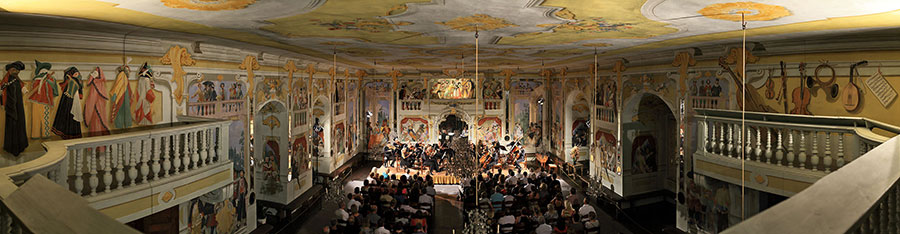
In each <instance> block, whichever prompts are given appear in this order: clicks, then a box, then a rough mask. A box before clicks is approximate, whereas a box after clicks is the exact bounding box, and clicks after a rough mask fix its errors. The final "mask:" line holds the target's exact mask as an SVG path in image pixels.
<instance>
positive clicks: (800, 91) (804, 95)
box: [791, 63, 812, 115]
mask: <svg viewBox="0 0 900 234" xmlns="http://www.w3.org/2000/svg"><path fill="white" fill-rule="evenodd" d="M806 79H807V77H806V63H800V87H797V88H794V91H793V92H792V93H793V94H792V95H791V96H792V97H793V98H794V99H793V103H794V109H793V110H791V114H795V115H811V114H812V113H809V109H807V107H809V99H810V98H811V95H810V93H809V89H806Z"/></svg>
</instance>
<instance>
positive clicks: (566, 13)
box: [553, 9, 575, 20]
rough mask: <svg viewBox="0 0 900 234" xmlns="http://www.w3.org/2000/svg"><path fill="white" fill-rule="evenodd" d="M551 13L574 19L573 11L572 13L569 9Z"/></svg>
mask: <svg viewBox="0 0 900 234" xmlns="http://www.w3.org/2000/svg"><path fill="white" fill-rule="evenodd" d="M553 15H555V16H556V17H559V18H562V19H567V20H575V13H572V12H571V11H569V9H562V10H558V11H556V12H553Z"/></svg>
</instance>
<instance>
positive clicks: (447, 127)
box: [438, 114, 469, 145]
mask: <svg viewBox="0 0 900 234" xmlns="http://www.w3.org/2000/svg"><path fill="white" fill-rule="evenodd" d="M468 128H469V126H468V124H466V122H465V121H463V120H462V119H460V117H459V116H457V115H456V114H449V115H447V116H446V117H444V119H443V120H441V122H440V124H438V134H440V135H439V138H438V139H439V140H440V142H441V144H445V145H447V144H449V143H450V142H452V141H453V139H455V138H457V137H463V133H464V132H466V130H467V129H468Z"/></svg>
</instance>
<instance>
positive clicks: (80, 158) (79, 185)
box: [71, 149, 84, 196]
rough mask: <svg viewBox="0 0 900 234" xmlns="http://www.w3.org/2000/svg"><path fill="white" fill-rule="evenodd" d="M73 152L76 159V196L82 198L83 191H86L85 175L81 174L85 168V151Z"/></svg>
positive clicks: (75, 150)
mask: <svg viewBox="0 0 900 234" xmlns="http://www.w3.org/2000/svg"><path fill="white" fill-rule="evenodd" d="M71 152H72V156H73V157H74V158H75V160H74V161H75V194H78V196H81V195H82V194H81V190H82V189H84V178H82V177H83V176H84V173H82V172H81V170H82V168H83V167H84V149H74V150H72V151H71Z"/></svg>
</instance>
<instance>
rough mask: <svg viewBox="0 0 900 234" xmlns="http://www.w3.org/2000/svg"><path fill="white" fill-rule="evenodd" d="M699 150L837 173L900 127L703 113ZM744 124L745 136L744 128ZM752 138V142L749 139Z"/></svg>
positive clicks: (855, 121) (852, 120) (869, 122)
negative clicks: (887, 133)
mask: <svg viewBox="0 0 900 234" xmlns="http://www.w3.org/2000/svg"><path fill="white" fill-rule="evenodd" d="M697 114H698V115H697V116H696V118H695V119H696V120H697V122H698V132H699V134H697V137H698V139H697V140H698V142H699V143H698V144H699V145H698V147H699V152H701V153H704V154H708V155H715V156H719V157H728V158H739V157H740V156H741V150H743V151H744V152H743V153H744V156H745V159H746V160H752V161H756V162H761V163H767V164H772V165H777V166H782V167H788V168H796V169H803V170H810V171H824V172H826V173H827V172H831V171H834V170H837V169H838V168H840V167H842V166H844V165H845V164H847V163H849V162H850V161H852V160H854V159H856V158H858V157H859V156H860V155H863V154H865V153H866V152H868V151H869V150H871V149H872V148H874V147H875V146H878V145H880V144H882V143H884V142H885V141H887V140H888V139H889V138H888V137H887V136H882V135H879V134H877V133H875V132H873V131H872V130H873V129H876V128H877V129H881V130H883V131H886V132H889V133H890V134H893V135H896V134H900V128H898V127H895V126H890V125H887V124H884V123H881V122H878V121H874V120H870V119H866V118H852V117H818V116H800V115H785V114H767V113H755V112H747V113H746V114H745V115H744V119H743V120H742V119H741V113H740V112H737V111H723V110H708V109H698V110H697ZM742 125H743V129H744V130H743V133H744V134H743V137H741V135H742V134H741V132H742V130H741V128H742ZM745 139H746V140H745Z"/></svg>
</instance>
